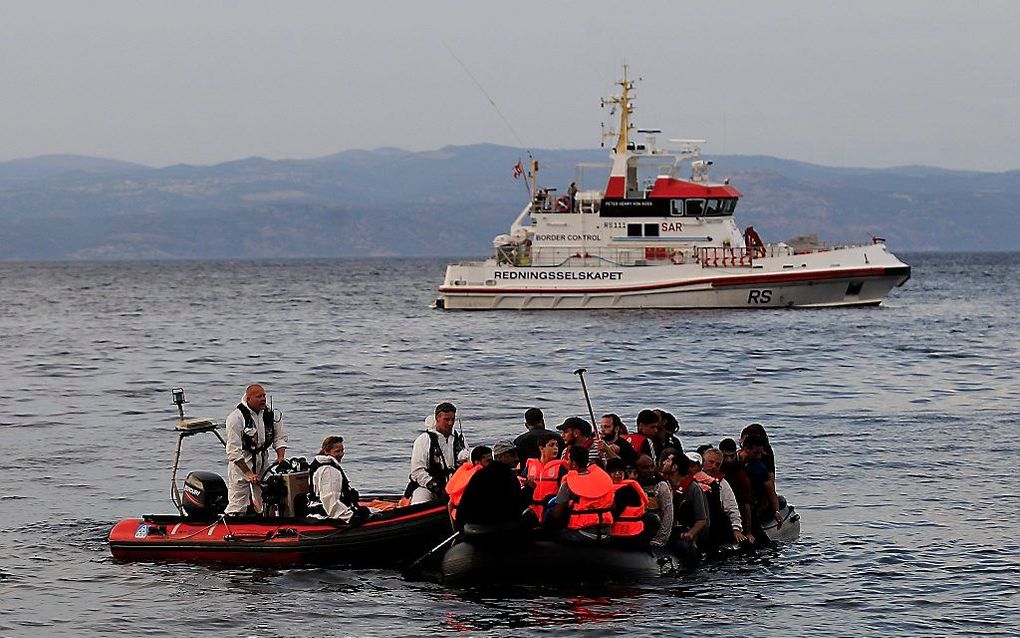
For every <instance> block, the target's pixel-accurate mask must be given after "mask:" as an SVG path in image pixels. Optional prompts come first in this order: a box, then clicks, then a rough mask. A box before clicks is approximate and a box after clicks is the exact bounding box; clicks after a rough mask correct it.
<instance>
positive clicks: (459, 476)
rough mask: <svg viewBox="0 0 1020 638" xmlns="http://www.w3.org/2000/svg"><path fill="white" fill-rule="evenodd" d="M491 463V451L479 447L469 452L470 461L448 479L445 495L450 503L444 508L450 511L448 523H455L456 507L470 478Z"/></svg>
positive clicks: (482, 446)
mask: <svg viewBox="0 0 1020 638" xmlns="http://www.w3.org/2000/svg"><path fill="white" fill-rule="evenodd" d="M491 462H492V450H491V449H490V448H488V447H486V446H484V445H479V446H478V447H476V448H475V449H473V450H471V460H470V461H464V462H463V463H461V465H460V467H458V468H457V471H456V472H454V473H453V476H451V477H450V482H449V483H447V484H446V494H447V496H449V498H450V502H449V503H448V504H447V506H446V507H447V509H448V510H449V511H450V521H452V522H453V523H456V522H457V507H458V506H459V505H460V499H461V497H462V496H463V495H464V490H465V489H466V488H467V486H468V483H469V482H470V481H471V477H473V476H474V475H475V473H476V472H478V470H480V469H482V468H483V467H485V466H486V465H488V464H489V463H491Z"/></svg>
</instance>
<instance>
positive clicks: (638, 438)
mask: <svg viewBox="0 0 1020 638" xmlns="http://www.w3.org/2000/svg"><path fill="white" fill-rule="evenodd" d="M620 436H622V437H623V438H624V439H626V441H627V443H630V446H631V447H632V448H634V451H635V452H637V453H638V454H644V453H645V441H647V440H648V437H647V436H645V435H644V434H638V433H637V432H635V433H634V434H621V435H620Z"/></svg>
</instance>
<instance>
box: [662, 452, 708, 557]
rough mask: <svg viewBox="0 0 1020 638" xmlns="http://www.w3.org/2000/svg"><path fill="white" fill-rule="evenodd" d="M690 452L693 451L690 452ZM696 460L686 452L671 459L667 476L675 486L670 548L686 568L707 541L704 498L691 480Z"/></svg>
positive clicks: (706, 508) (706, 516)
mask: <svg viewBox="0 0 1020 638" xmlns="http://www.w3.org/2000/svg"><path fill="white" fill-rule="evenodd" d="M691 454H692V456H694V455H695V453H693V452H692V453H691ZM699 466H700V464H699V463H696V462H694V461H692V460H690V459H688V457H686V456H677V457H676V458H675V459H674V471H673V475H672V476H671V477H670V480H671V482H672V484H673V487H674V488H675V490H676V491H675V492H674V497H673V512H674V514H675V518H674V519H673V541H672V544H673V549H674V550H675V551H676V552H677V555H678V556H679V558H680V560H681V562H683V563H684V565H685V566H686V567H688V568H690V567H695V566H697V565H698V563H700V562H701V547H700V546H699V544H701V545H704V544H705V543H706V542H707V536H706V534H707V533H708V530H709V518H708V502H707V501H706V499H705V494H704V492H703V491H702V489H701V486H700V485H698V483H697V482H696V481H695V480H694V475H695V474H697V472H698V467H699Z"/></svg>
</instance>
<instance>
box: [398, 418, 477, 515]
mask: <svg viewBox="0 0 1020 638" xmlns="http://www.w3.org/2000/svg"><path fill="white" fill-rule="evenodd" d="M430 420H431V419H426V424H428V425H429V428H428V429H426V430H425V431H424V432H422V433H421V434H420V435H419V436H418V438H417V439H415V440H414V447H413V448H412V449H411V476H410V479H411V484H410V485H408V488H409V489H412V488H413V489H412V491H411V495H410V497H411V503H412V504H413V503H427V502H429V501H435V500H438V499H445V498H446V491H445V489H444V488H445V487H446V483H447V481H449V480H450V477H451V476H452V475H453V473H454V472H455V471H456V470H457V466H458V465H460V464H461V463H463V462H464V461H466V460H468V458H470V455H469V452H468V449H467V445H466V444H465V443H464V434H463V433H461V432H454V431H453V424H454V422H455V421H456V420H457V408H456V406H454V405H453V404H452V403H448V402H443V403H440V404H439V405H437V406H436V410H435V425H434V426H433V425H432V424H431V423H429V421H430Z"/></svg>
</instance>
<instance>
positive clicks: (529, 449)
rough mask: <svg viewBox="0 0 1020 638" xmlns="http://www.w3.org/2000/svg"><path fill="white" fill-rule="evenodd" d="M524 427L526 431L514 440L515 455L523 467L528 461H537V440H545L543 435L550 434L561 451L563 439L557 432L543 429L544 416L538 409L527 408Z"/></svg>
mask: <svg viewBox="0 0 1020 638" xmlns="http://www.w3.org/2000/svg"><path fill="white" fill-rule="evenodd" d="M524 427H526V428H527V429H528V430H527V432H525V433H524V434H522V435H520V436H518V437H517V438H516V439H514V445H515V446H517V455H518V458H519V459H520V461H521V465H522V466H523V465H524V464H526V463H527V462H528V459H537V458H538V457H539V456H541V455H540V454H539V451H538V440H539V439H543V438H545V437H544V435H545V434H551V435H553V436H554V437H556V440H557V441H559V446H560V449H561V450H562V449H563V437H561V436H560V435H559V433H558V432H554V431H552V430H546V429H545V415H544V414H542V411H541V410H540V409H538V408H528V410H527V411H526V412H525V413H524Z"/></svg>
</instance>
